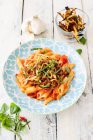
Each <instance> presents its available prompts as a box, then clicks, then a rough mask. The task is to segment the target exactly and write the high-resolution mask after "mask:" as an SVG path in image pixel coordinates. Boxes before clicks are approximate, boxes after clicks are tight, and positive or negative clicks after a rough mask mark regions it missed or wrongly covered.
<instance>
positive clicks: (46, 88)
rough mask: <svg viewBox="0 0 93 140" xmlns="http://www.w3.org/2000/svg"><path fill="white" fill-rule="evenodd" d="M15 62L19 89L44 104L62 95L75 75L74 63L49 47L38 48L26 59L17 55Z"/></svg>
mask: <svg viewBox="0 0 93 140" xmlns="http://www.w3.org/2000/svg"><path fill="white" fill-rule="evenodd" d="M17 64H18V67H19V73H18V74H16V83H17V84H18V86H19V88H20V89H21V91H22V92H23V93H25V94H27V96H28V97H30V98H34V99H37V100H40V101H44V104H45V105H47V104H48V103H49V102H51V101H53V100H59V99H60V98H61V97H62V96H64V95H65V94H66V93H67V91H68V90H69V87H70V84H71V81H72V79H73V78H74V75H75V73H74V71H73V67H74V66H75V64H72V63H70V62H69V60H68V57H67V56H66V55H60V54H55V53H53V51H52V50H50V49H49V48H43V49H38V50H37V51H36V52H34V53H33V54H31V55H30V56H29V57H28V58H27V59H20V57H18V58H17Z"/></svg>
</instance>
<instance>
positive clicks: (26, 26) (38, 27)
mask: <svg viewBox="0 0 93 140" xmlns="http://www.w3.org/2000/svg"><path fill="white" fill-rule="evenodd" d="M45 30H46V29H45V25H44V23H43V21H42V20H41V19H40V18H39V17H38V16H33V17H32V19H28V20H26V21H25V22H23V24H22V31H23V32H29V33H33V34H35V35H39V34H41V33H42V32H44V31H45Z"/></svg>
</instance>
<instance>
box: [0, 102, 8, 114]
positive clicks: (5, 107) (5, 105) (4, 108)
mask: <svg viewBox="0 0 93 140" xmlns="http://www.w3.org/2000/svg"><path fill="white" fill-rule="evenodd" d="M7 110H8V105H7V104H6V103H4V104H3V105H2V107H1V110H0V112H2V113H5V112H6V111H7Z"/></svg>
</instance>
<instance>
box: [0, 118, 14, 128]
mask: <svg viewBox="0 0 93 140" xmlns="http://www.w3.org/2000/svg"><path fill="white" fill-rule="evenodd" d="M2 126H3V127H4V128H6V129H8V130H13V129H15V123H14V120H13V119H11V118H10V117H8V118H5V119H3V121H2Z"/></svg>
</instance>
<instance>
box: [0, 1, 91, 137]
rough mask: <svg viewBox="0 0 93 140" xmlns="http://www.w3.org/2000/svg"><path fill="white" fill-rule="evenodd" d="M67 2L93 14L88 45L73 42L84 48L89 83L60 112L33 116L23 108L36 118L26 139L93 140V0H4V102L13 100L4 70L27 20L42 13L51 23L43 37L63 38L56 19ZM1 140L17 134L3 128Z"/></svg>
mask: <svg viewBox="0 0 93 140" xmlns="http://www.w3.org/2000/svg"><path fill="white" fill-rule="evenodd" d="M67 5H68V6H70V7H78V8H80V9H83V10H84V11H86V12H87V13H88V15H89V17H90V26H89V28H88V30H87V33H86V37H87V44H86V45H85V46H82V45H79V44H78V43H72V44H70V45H71V46H73V48H75V49H77V48H82V49H83V54H82V58H83V60H84V62H85V65H86V68H87V75H88V80H87V86H86V89H85V92H84V93H83V95H82V96H81V98H80V99H79V100H78V102H77V103H76V104H74V105H73V106H72V107H70V108H69V109H67V110H66V111H63V112H60V113H58V114H52V115H33V114H31V113H30V112H27V111H25V110H23V112H22V114H23V115H24V116H27V117H28V118H29V119H31V121H32V122H31V124H30V126H31V130H30V131H29V132H28V133H27V134H23V140H93V0H0V105H1V104H2V103H4V102H6V103H10V102H11V101H12V100H11V99H10V98H9V97H8V95H7V94H6V92H5V90H4V87H3V82H2V71H3V65H4V63H5V60H6V59H7V57H8V55H9V54H10V53H11V51H13V50H14V49H15V48H17V47H19V46H20V42H21V40H20V38H21V35H22V32H21V24H22V22H23V20H25V19H26V18H29V17H31V16H32V15H35V14H38V15H39V16H40V17H41V19H43V21H44V22H45V23H46V26H47V32H45V33H44V34H42V35H41V36H39V37H47V38H54V39H56V40H62V37H61V36H60V35H59V33H58V31H57V28H56V25H55V20H54V19H55V15H56V13H57V11H59V10H61V9H63V8H64V7H65V6H67ZM21 43H22V42H21ZM0 140H14V135H13V134H12V133H11V132H8V131H6V130H4V129H2V132H1V134H0ZM17 140H18V139H17Z"/></svg>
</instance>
